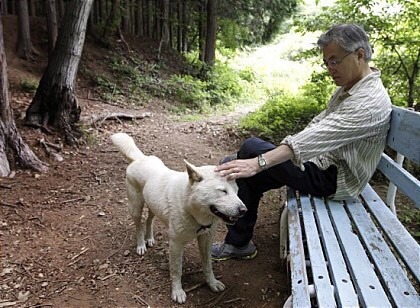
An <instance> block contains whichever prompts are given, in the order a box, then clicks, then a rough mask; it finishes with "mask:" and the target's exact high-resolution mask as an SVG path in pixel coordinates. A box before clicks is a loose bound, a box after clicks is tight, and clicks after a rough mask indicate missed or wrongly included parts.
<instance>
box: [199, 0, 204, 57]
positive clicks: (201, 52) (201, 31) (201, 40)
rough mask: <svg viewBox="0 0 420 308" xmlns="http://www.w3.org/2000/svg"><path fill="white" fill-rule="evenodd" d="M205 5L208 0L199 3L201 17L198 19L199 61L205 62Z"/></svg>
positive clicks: (201, 0)
mask: <svg viewBox="0 0 420 308" xmlns="http://www.w3.org/2000/svg"><path fill="white" fill-rule="evenodd" d="M205 3H206V0H200V2H199V3H198V6H199V8H198V9H199V17H198V59H199V60H200V61H203V62H204V55H205V41H206V32H205V27H204V24H205Z"/></svg>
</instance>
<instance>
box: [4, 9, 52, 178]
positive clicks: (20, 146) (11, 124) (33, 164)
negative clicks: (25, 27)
mask: <svg viewBox="0 0 420 308" xmlns="http://www.w3.org/2000/svg"><path fill="white" fill-rule="evenodd" d="M0 6H2V3H1V1H0ZM0 11H1V9H0ZM9 150H11V151H12V152H13V154H14V155H15V156H16V162H17V163H18V164H19V165H21V166H22V167H24V168H32V169H34V170H36V171H40V172H46V171H47V170H48V168H47V165H45V164H44V163H43V162H41V161H40V160H39V159H38V158H37V157H36V155H35V154H34V152H32V150H31V149H30V148H29V146H28V145H27V144H26V143H25V142H24V141H23V139H22V137H21V136H20V134H19V132H18V130H17V127H16V124H15V121H14V118H13V111H12V108H11V107H10V101H9V91H8V80H7V62H6V53H5V50H4V41H3V21H2V16H1V14H0V176H2V177H3V176H7V175H8V174H9V173H10V163H9V159H8V157H7V153H8V152H9Z"/></svg>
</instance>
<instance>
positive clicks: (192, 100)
mask: <svg viewBox="0 0 420 308" xmlns="http://www.w3.org/2000/svg"><path fill="white" fill-rule="evenodd" d="M195 61H196V60H195ZM194 65H195V66H196V67H200V66H201V68H202V72H204V71H203V69H204V65H203V64H201V65H200V63H197V61H196V62H195V64H194ZM256 83H257V80H256V79H255V74H254V72H253V71H252V69H251V68H247V69H245V70H243V71H237V70H234V69H232V68H230V67H229V66H228V65H227V64H225V63H222V62H221V61H217V62H216V64H215V65H214V67H212V68H207V71H205V73H201V74H199V75H198V76H196V77H194V76H191V75H183V76H180V75H174V76H172V78H170V80H169V81H168V82H167V87H166V90H167V91H168V93H170V94H173V95H175V98H176V99H177V100H178V101H179V102H180V103H181V106H178V107H179V108H178V110H179V111H182V109H184V112H185V111H190V110H194V111H198V112H201V113H205V112H209V111H210V110H215V109H228V108H230V107H231V106H233V105H234V104H235V103H236V102H238V101H242V102H244V101H245V97H248V96H249V88H252V87H254V86H255V84H256Z"/></svg>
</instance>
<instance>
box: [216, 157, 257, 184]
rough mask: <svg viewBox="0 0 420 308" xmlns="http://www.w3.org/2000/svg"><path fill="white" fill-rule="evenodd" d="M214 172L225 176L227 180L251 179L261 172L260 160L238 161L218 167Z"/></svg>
mask: <svg viewBox="0 0 420 308" xmlns="http://www.w3.org/2000/svg"><path fill="white" fill-rule="evenodd" d="M214 171H216V172H219V174H220V176H223V177H224V176H225V177H226V178H227V180H229V181H231V180H236V179H239V178H249V177H251V176H253V175H256V174H257V173H258V172H259V171H261V168H260V166H259V165H258V158H257V157H255V158H250V159H236V160H232V161H230V162H227V163H225V164H222V165H219V166H217V167H216V168H215V169H214Z"/></svg>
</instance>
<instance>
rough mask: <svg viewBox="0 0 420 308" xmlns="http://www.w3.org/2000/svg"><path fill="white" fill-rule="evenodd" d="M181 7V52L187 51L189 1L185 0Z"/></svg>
mask: <svg viewBox="0 0 420 308" xmlns="http://www.w3.org/2000/svg"><path fill="white" fill-rule="evenodd" d="M183 3H184V5H183V6H182V49H181V52H187V51H188V48H189V47H188V29H189V27H190V14H191V12H190V10H189V9H188V8H189V7H190V5H191V4H190V0H185V1H184V2H183Z"/></svg>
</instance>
